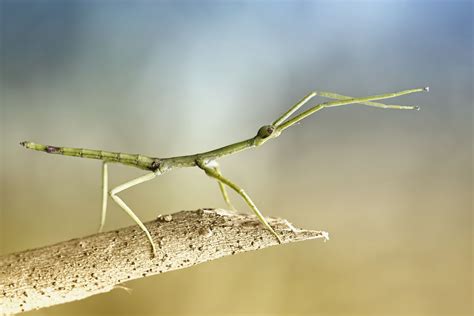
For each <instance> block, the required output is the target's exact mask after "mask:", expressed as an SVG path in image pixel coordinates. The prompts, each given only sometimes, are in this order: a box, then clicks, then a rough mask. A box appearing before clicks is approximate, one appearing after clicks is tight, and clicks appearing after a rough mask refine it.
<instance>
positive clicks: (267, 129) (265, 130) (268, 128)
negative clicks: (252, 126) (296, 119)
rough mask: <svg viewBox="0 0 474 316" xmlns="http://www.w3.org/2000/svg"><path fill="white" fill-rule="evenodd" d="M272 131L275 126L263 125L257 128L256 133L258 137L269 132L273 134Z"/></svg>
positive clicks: (265, 135) (267, 134)
mask: <svg viewBox="0 0 474 316" xmlns="http://www.w3.org/2000/svg"><path fill="white" fill-rule="evenodd" d="M274 131H275V127H273V126H271V125H265V126H262V127H260V129H259V130H258V133H257V135H258V136H259V137H260V138H267V137H269V136H270V135H271V134H273V132H274Z"/></svg>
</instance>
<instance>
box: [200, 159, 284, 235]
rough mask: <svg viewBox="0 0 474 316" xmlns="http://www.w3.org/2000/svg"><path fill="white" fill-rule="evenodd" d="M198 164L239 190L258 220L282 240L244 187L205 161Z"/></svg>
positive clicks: (208, 173)
mask: <svg viewBox="0 0 474 316" xmlns="http://www.w3.org/2000/svg"><path fill="white" fill-rule="evenodd" d="M197 165H198V166H199V168H201V169H202V170H204V171H205V172H206V174H207V175H208V176H209V177H211V178H214V179H217V180H218V181H220V182H222V183H224V184H225V185H227V186H228V187H230V188H231V189H232V190H234V191H235V192H237V193H238V194H239V195H240V196H241V197H242V198H243V199H244V201H245V202H246V203H247V204H248V206H249V207H250V209H251V210H252V211H253V212H254V213H255V215H256V216H257V218H258V220H259V221H260V222H261V223H262V224H263V225H264V226H265V227H266V228H267V229H268V230H269V231H270V232H271V233H272V234H273V235H274V236H275V237H276V238H277V240H278V242H279V243H281V242H282V240H281V238H280V236H279V235H278V234H277V233H276V232H275V230H274V229H273V228H272V227H271V226H270V224H269V223H268V222H267V220H266V219H265V217H263V215H262V213H261V212H260V211H259V209H258V208H257V206H256V205H255V203H254V202H253V201H252V199H251V198H250V196H249V195H248V194H247V193H246V192H245V191H244V189H242V188H241V187H239V186H238V185H237V184H235V183H233V182H232V181H230V180H229V179H227V178H225V177H224V176H223V175H221V174H220V173H218V172H217V171H216V170H215V169H214V168H213V167H208V165H207V164H206V163H205V162H204V161H200V160H198V161H197Z"/></svg>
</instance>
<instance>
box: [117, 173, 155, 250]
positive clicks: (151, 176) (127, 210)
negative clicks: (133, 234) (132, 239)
mask: <svg viewBox="0 0 474 316" xmlns="http://www.w3.org/2000/svg"><path fill="white" fill-rule="evenodd" d="M156 175H157V174H156V173H154V172H150V173H147V174H145V175H143V176H141V177H138V178H135V179H133V180H130V181H128V182H125V183H124V184H121V185H119V186H117V187H116V188H114V189H112V190H111V191H110V196H111V197H112V199H113V200H114V201H115V203H117V204H118V205H119V206H120V208H122V210H124V211H125V213H127V215H128V216H130V217H131V218H132V219H133V220H134V221H135V223H137V225H138V226H139V227H140V228H141V229H142V230H143V232H144V233H145V234H146V236H147V238H148V240H149V241H150V243H151V247H152V249H153V256H156V246H155V243H154V242H153V238H152V237H151V234H150V232H149V231H148V229H147V228H146V226H145V225H144V224H143V222H142V221H141V220H140V219H139V218H138V216H137V215H135V213H134V212H133V211H132V209H131V208H130V207H128V205H127V204H125V202H124V201H123V200H122V199H121V198H120V197H118V196H117V194H118V193H119V192H122V191H124V190H127V189H129V188H131V187H133V186H135V185H137V184H140V183H143V182H146V181H149V180H152V179H154V178H155V177H156Z"/></svg>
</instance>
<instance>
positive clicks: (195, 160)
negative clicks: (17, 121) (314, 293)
mask: <svg viewBox="0 0 474 316" xmlns="http://www.w3.org/2000/svg"><path fill="white" fill-rule="evenodd" d="M422 91H429V88H428V87H426V88H417V89H410V90H404V91H400V92H394V93H386V94H379V95H373V96H368V97H360V98H354V97H349V96H345V95H340V94H337V93H332V92H325V91H313V92H311V93H309V94H308V95H306V96H305V97H304V98H303V99H301V100H300V101H299V102H298V103H296V104H295V105H293V106H292V107H291V108H290V109H289V110H288V111H286V112H285V113H283V114H282V115H281V116H280V117H278V118H277V119H276V120H275V121H274V122H273V123H271V124H270V125H264V126H262V127H261V128H260V129H259V130H258V132H257V135H255V136H254V137H252V138H249V139H247V140H243V141H240V142H237V143H234V144H230V145H227V146H224V147H221V148H217V149H214V150H211V151H207V152H203V153H199V154H194V155H186V156H178V157H170V158H156V157H149V156H145V155H141V154H129V153H121V152H110V151H105V150H92V149H84V148H70V147H57V146H49V145H41V144H36V143H33V142H30V141H24V142H21V143H20V144H21V145H22V146H24V147H25V148H28V149H33V150H37V151H43V152H46V153H49V154H59V155H65V156H74V157H81V158H90V159H99V160H102V161H103V164H102V213H101V220H100V226H99V232H100V231H102V229H103V228H104V224H105V217H106V213H107V199H108V195H110V197H111V198H112V199H113V201H114V202H115V203H117V204H118V205H119V206H120V208H122V210H123V211H125V213H126V214H128V216H130V217H131V218H132V219H133V220H134V221H135V223H136V224H137V225H138V226H139V227H140V228H141V229H142V230H143V232H144V233H145V234H146V237H147V238H148V240H149V241H150V244H151V247H152V251H153V256H155V255H156V246H155V243H154V241H153V238H152V236H151V234H150V232H149V231H148V229H147V228H146V227H145V225H144V224H143V223H142V221H141V220H140V219H139V218H138V216H137V215H135V213H134V212H133V211H132V209H131V208H130V207H129V206H128V205H127V204H125V202H124V201H123V200H122V199H121V198H120V197H119V196H118V195H117V194H118V193H120V192H122V191H125V190H127V189H129V188H131V187H133V186H136V185H138V184H140V183H144V182H146V181H149V180H152V179H154V178H155V177H156V176H159V175H162V174H164V173H165V172H169V171H171V170H173V169H176V168H185V167H198V168H200V169H202V170H203V171H204V172H205V174H206V175H208V176H209V177H211V178H214V179H215V180H217V183H218V185H219V189H220V191H221V194H222V197H223V199H224V201H225V203H226V204H227V205H228V206H229V207H230V208H231V209H233V210H235V208H234V207H233V206H232V203H231V202H230V199H229V195H228V194H227V190H226V187H229V188H230V189H232V190H234V191H235V192H236V193H237V194H238V195H240V196H241V197H242V198H243V200H244V201H245V202H246V203H247V205H248V206H249V207H250V209H251V210H252V211H253V212H254V213H255V215H256V216H257V218H258V219H259V221H260V222H261V223H262V224H263V225H264V226H265V227H266V228H267V229H268V230H269V231H270V232H271V233H272V234H273V235H274V236H275V238H276V239H277V240H278V242H280V243H281V241H282V240H281V238H280V236H279V235H278V234H277V233H276V232H275V230H274V229H273V228H272V227H271V226H270V224H269V223H268V222H267V220H266V219H265V218H264V217H263V215H262V213H261V212H260V210H259V209H258V208H257V206H256V205H255V203H254V202H253V201H252V199H251V198H250V196H249V195H248V194H247V192H246V191H244V189H242V187H240V186H239V185H237V184H236V183H234V182H232V181H231V180H229V179H228V178H226V177H224V176H223V175H222V173H221V170H220V168H219V164H218V163H217V159H219V158H222V157H225V156H229V155H232V154H235V153H238V152H241V151H243V150H246V149H250V148H254V147H259V146H261V145H263V144H265V143H266V142H267V141H269V140H270V139H273V138H276V137H278V136H279V135H280V134H281V133H282V132H283V131H284V130H286V129H287V128H288V127H290V126H292V125H294V124H296V123H298V122H300V121H301V120H303V119H304V118H306V117H308V116H310V115H312V114H314V113H316V112H317V111H320V110H322V109H324V108H331V107H336V106H343V105H349V104H355V103H358V104H362V105H366V106H371V107H376V108H383V109H399V110H419V107H418V106H413V105H387V104H383V103H378V102H374V101H377V100H383V99H389V98H394V97H398V96H402V95H406V94H410V93H415V92H422ZM316 95H318V96H322V97H326V98H329V99H333V101H328V102H324V103H319V104H316V105H314V106H312V107H310V108H309V109H308V110H306V111H303V112H301V113H300V114H298V115H295V116H294V117H293V118H290V117H291V116H292V115H293V114H294V113H295V112H296V111H297V110H298V109H299V108H301V107H302V106H303V105H304V104H306V103H307V102H308V101H310V100H311V99H312V98H313V97H315V96H316ZM109 163H120V164H124V165H127V166H132V167H136V168H139V169H143V170H146V171H149V172H148V173H146V174H145V175H142V176H140V177H138V178H135V179H132V180H130V181H128V182H125V183H123V184H121V185H119V186H117V187H115V188H113V189H112V190H110V191H109V189H108V165H109Z"/></svg>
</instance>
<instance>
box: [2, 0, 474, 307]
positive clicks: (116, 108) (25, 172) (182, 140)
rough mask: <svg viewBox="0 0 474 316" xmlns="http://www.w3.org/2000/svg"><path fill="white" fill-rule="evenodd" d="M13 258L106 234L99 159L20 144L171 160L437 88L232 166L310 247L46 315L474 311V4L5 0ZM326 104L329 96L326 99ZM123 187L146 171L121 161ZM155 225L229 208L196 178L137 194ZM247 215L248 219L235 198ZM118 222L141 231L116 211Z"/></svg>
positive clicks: (283, 140)
mask: <svg viewBox="0 0 474 316" xmlns="http://www.w3.org/2000/svg"><path fill="white" fill-rule="evenodd" d="M0 3H1V6H0V8H1V15H0V18H1V23H0V25H1V29H0V34H1V41H0V43H1V48H0V52H1V77H0V80H1V121H0V124H1V150H0V154H1V166H2V167H1V173H2V175H1V179H2V182H1V191H0V192H1V197H0V199H1V206H0V207H1V208H0V211H1V213H0V214H1V217H0V236H1V238H0V240H1V253H9V252H14V251H20V250H24V249H28V248H33V247H39V246H43V245H47V244H51V243H55V242H58V241H62V240H67V239H71V238H76V237H80V236H85V235H88V234H92V233H94V232H95V231H96V229H97V227H98V223H99V216H100V201H101V192H100V185H101V184H100V162H97V161H92V160H91V161H87V160H81V159H75V158H70V157H60V156H50V155H45V154H42V153H38V152H32V151H26V150H24V149H23V148H21V147H20V146H19V145H18V143H19V142H20V141H22V140H32V141H36V142H40V143H47V144H53V145H65V146H75V147H86V148H102V149H108V150H115V151H124V152H132V153H133V152H140V153H143V154H149V155H155V156H159V157H167V156H173V155H181V154H188V153H195V152H200V151H204V150H208V149H213V148H215V147H218V146H222V145H226V144H228V143H230V142H233V141H238V140H242V139H244V138H248V137H251V136H253V135H254V134H255V133H256V131H257V129H258V128H259V127H260V126H261V125H263V124H267V123H269V122H271V121H273V120H274V119H275V118H276V117H277V116H278V115H279V114H280V113H281V112H283V111H284V110H286V109H287V108H288V107H289V106H291V105H292V104H293V103H295V102H296V101H297V100H298V99H299V98H301V97H302V96H303V95H305V94H307V93H308V92H309V91H311V90H315V89H316V90H329V91H334V92H339V93H342V94H347V95H353V96H364V95H370V94H378V93H384V92H391V91H397V90H401V89H407V88H413V87H420V86H426V85H429V86H430V88H431V92H430V93H428V94H418V95H411V96H407V97H402V98H398V99H394V100H390V101H389V103H395V104H397V103H401V104H418V105H420V106H421V108H422V109H421V111H419V112H415V111H395V110H380V109H373V108H366V107H363V106H360V105H351V106H347V107H341V108H334V109H327V110H324V111H321V112H318V113H317V114H316V115H315V116H314V117H310V118H308V119H306V120H304V121H303V122H302V123H301V124H300V125H298V126H295V127H292V128H291V129H289V130H287V131H285V133H284V134H283V135H282V136H281V137H280V138H278V139H277V140H275V141H272V142H269V143H267V144H266V145H265V146H263V147H261V148H259V149H258V150H252V151H247V152H244V153H241V154H239V155H236V156H232V157H229V158H226V159H224V160H222V161H221V165H222V168H223V172H224V173H225V174H226V175H227V176H228V177H229V178H231V179H233V180H234V181H235V182H237V183H239V184H241V185H242V186H243V187H244V188H246V190H247V191H248V192H249V193H250V194H251V196H253V197H254V199H255V202H256V203H257V205H258V206H260V208H261V209H262V211H263V212H264V214H266V215H271V216H280V217H285V218H288V219H289V220H290V221H291V222H293V223H294V224H295V225H298V226H303V227H306V228H314V229H323V230H327V231H329V232H330V234H331V240H330V242H327V243H323V242H320V241H314V242H306V243H301V244H294V245H288V246H282V247H274V248H271V249H266V250H263V251H258V252H254V253H248V254H244V255H240V256H236V257H231V258H225V259H222V260H218V261H215V262H211V263H208V264H204V265H200V266H196V267H193V268H191V269H187V270H182V271H177V272H172V273H167V274H164V275H160V276H154V277H149V278H145V279H142V280H138V281H133V282H129V283H127V284H126V286H128V287H130V288H132V289H133V292H132V295H129V294H127V293H126V292H125V291H121V290H115V291H113V292H111V293H108V294H104V295H99V296H96V297H93V298H90V299H87V300H83V301H80V302H76V303H71V304H66V305H62V306H56V307H53V308H49V309H44V310H40V311H37V312H32V313H30V315H101V314H123V315H132V314H134V315H209V314H213V315H237V314H240V315H242V314H245V315H468V314H469V313H470V312H472V297H473V293H472V282H473V276H472V266H473V262H472V249H473V248H472V225H473V224H472V192H473V188H472V141H473V139H472V122H473V118H472V107H473V98H472V86H473V78H472V72H473V61H472V53H473V49H472V48H473V47H472V45H473V38H472V35H473V34H472V33H473V31H472V30H473V22H472V21H473V5H472V2H470V1H246V2H243V1H176V2H174V1H105V0H104V1H66V0H64V1H6V0H1V1H0ZM320 100H321V101H322V99H320ZM110 169H111V170H110V173H111V179H110V182H111V185H114V184H120V183H121V182H124V181H126V180H128V179H130V178H132V177H135V176H138V175H139V174H140V171H139V170H134V169H130V168H125V167H120V166H112V167H111V168H110ZM122 197H123V198H124V200H125V201H126V202H127V203H129V205H130V206H131V207H132V208H133V209H134V210H135V211H136V213H137V214H138V215H139V217H140V218H142V219H143V220H144V221H145V220H151V219H153V218H154V217H156V215H157V214H160V213H161V214H164V213H169V212H175V211H179V210H182V209H196V208H200V207H223V206H224V203H223V201H222V200H221V198H220V195H219V192H218V188H217V185H216V184H215V183H214V182H213V181H211V180H209V179H208V178H206V177H205V176H204V175H203V173H202V172H200V171H199V170H197V169H196V170H193V169H190V170H178V171H176V172H173V173H170V174H166V175H164V176H163V177H160V178H159V179H157V180H155V181H152V182H149V183H146V184H142V185H140V186H138V187H135V188H133V189H131V190H129V191H127V192H125V193H123V194H122ZM231 197H232V199H233V200H234V201H235V203H236V204H237V206H238V207H239V209H241V210H242V211H246V212H247V211H248V210H247V208H246V207H245V205H244V203H242V202H241V201H240V200H239V199H238V197H237V196H236V195H234V194H233V195H232V196H231ZM110 205H111V206H110V208H109V216H108V218H107V222H106V229H115V228H118V227H123V226H126V225H130V224H132V222H131V220H130V219H129V218H128V217H126V216H125V215H124V214H123V212H121V211H120V209H119V208H118V207H117V206H115V205H113V204H112V203H111V204H110Z"/></svg>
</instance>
